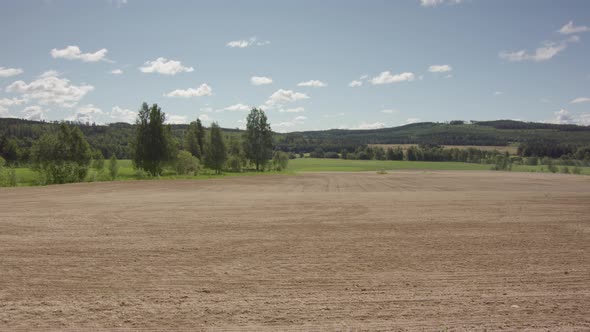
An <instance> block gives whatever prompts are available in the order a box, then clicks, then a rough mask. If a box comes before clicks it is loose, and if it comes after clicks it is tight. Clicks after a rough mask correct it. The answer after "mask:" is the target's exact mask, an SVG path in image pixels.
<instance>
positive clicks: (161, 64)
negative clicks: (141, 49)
mask: <svg viewBox="0 0 590 332" xmlns="http://www.w3.org/2000/svg"><path fill="white" fill-rule="evenodd" d="M139 70H141V71H142V72H143V73H158V74H163V75H176V74H178V73H182V72H185V73H190V72H192V71H194V70H195V69H194V68H193V67H186V66H184V65H182V63H181V62H180V61H176V60H168V59H166V58H162V57H160V58H157V59H156V60H154V61H146V62H145V63H144V66H143V67H139Z"/></svg>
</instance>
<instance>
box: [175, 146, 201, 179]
mask: <svg viewBox="0 0 590 332" xmlns="http://www.w3.org/2000/svg"><path fill="white" fill-rule="evenodd" d="M198 172H199V159H197V157H195V156H193V155H192V154H191V153H190V152H188V151H184V150H182V151H180V152H179V153H178V155H176V173H178V174H181V175H189V174H190V175H196V174H198Z"/></svg>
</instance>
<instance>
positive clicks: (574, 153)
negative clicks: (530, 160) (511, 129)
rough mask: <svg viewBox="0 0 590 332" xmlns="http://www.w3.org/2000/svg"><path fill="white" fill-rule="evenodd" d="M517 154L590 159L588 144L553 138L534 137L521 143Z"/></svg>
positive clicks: (589, 146)
mask: <svg viewBox="0 0 590 332" xmlns="http://www.w3.org/2000/svg"><path fill="white" fill-rule="evenodd" d="M518 155H519V156H522V157H549V158H562V159H577V160H590V145H578V144H566V143H559V142H556V141H554V140H544V139H536V140H530V141H526V142H523V143H521V144H520V145H519V146H518Z"/></svg>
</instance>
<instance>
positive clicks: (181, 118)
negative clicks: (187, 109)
mask: <svg viewBox="0 0 590 332" xmlns="http://www.w3.org/2000/svg"><path fill="white" fill-rule="evenodd" d="M166 122H168V123H171V124H183V123H188V121H187V120H186V116H185V115H174V114H167V115H166Z"/></svg>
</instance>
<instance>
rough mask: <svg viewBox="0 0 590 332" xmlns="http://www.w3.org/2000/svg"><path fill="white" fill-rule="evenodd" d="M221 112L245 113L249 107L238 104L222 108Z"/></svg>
mask: <svg viewBox="0 0 590 332" xmlns="http://www.w3.org/2000/svg"><path fill="white" fill-rule="evenodd" d="M223 110H224V111H231V112H245V111H249V110H250V106H248V105H244V104H241V103H238V104H235V105H231V106H228V107H226V108H224V109H223Z"/></svg>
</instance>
